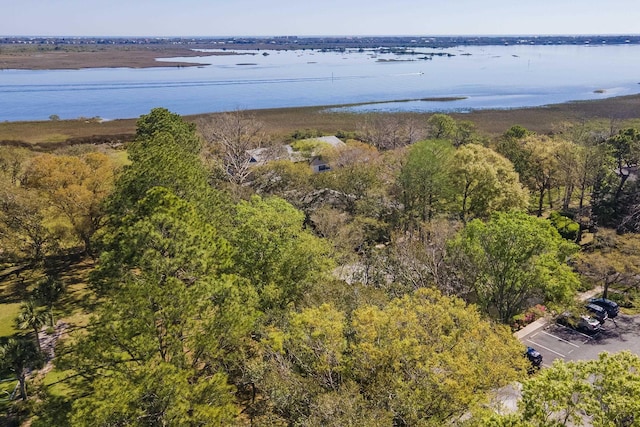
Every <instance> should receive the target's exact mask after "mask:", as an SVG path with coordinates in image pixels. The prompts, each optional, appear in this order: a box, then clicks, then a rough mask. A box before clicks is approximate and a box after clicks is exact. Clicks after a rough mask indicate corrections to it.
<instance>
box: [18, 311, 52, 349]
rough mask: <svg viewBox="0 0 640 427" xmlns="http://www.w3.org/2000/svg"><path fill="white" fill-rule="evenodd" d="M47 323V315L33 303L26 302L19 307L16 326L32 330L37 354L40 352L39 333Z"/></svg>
mask: <svg viewBox="0 0 640 427" xmlns="http://www.w3.org/2000/svg"><path fill="white" fill-rule="evenodd" d="M46 321H47V314H46V313H45V312H43V311H42V310H40V308H39V307H38V306H37V305H36V304H35V303H34V302H33V301H27V302H25V303H23V304H22V305H21V306H20V313H19V314H18V319H17V324H18V328H19V329H32V330H33V332H35V334H36V338H35V339H36V348H37V349H38V353H40V352H41V351H42V349H41V348H40V335H39V331H40V328H41V327H42V325H44V324H45V322H46Z"/></svg>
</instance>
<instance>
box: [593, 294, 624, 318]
mask: <svg viewBox="0 0 640 427" xmlns="http://www.w3.org/2000/svg"><path fill="white" fill-rule="evenodd" d="M589 303H590V304H595V305H597V306H599V307H602V308H604V309H605V310H606V311H607V314H608V315H609V318H611V319H613V318H614V317H616V316H617V315H618V312H619V311H620V307H618V304H616V302H615V301H611V300H610V299H606V298H591V299H590V300H589Z"/></svg>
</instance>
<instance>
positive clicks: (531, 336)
mask: <svg viewBox="0 0 640 427" xmlns="http://www.w3.org/2000/svg"><path fill="white" fill-rule="evenodd" d="M520 340H521V341H522V343H523V344H524V345H526V346H529V347H533V348H535V349H536V350H538V351H539V352H540V353H541V354H542V357H543V362H542V364H543V366H550V365H551V363H552V362H553V361H554V360H555V359H558V358H560V359H563V360H566V361H570V360H590V359H597V358H598V354H599V353H601V352H603V351H608V352H609V353H617V352H619V351H623V350H630V351H631V352H632V353H635V354H638V355H640V315H636V316H627V315H624V314H620V315H618V316H617V317H616V318H615V319H613V320H612V319H607V320H606V321H605V323H604V324H603V325H602V329H601V330H600V331H599V332H596V333H595V334H592V335H588V334H584V333H581V332H578V331H575V330H573V329H571V328H568V327H566V326H561V325H558V324H556V323H553V322H551V323H548V324H547V325H546V326H544V327H541V328H539V329H537V330H534V331H531V332H530V333H528V334H527V335H525V336H523V337H521V338H520Z"/></svg>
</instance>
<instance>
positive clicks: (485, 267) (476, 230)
mask: <svg viewBox="0 0 640 427" xmlns="http://www.w3.org/2000/svg"><path fill="white" fill-rule="evenodd" d="M450 249H451V256H452V257H453V258H454V260H453V262H454V263H455V265H456V267H457V271H458V272H459V279H460V281H461V282H462V283H465V284H466V285H467V286H468V287H469V288H470V289H472V290H473V291H474V293H475V295H476V297H477V298H478V304H479V305H480V306H481V307H482V308H483V309H484V310H486V311H487V312H488V313H490V314H492V315H493V316H494V317H495V318H497V319H499V320H500V321H502V322H509V320H510V319H511V317H512V316H514V315H515V314H517V313H518V312H519V311H520V310H521V309H522V308H523V307H524V304H525V302H526V301H527V300H528V299H529V298H531V297H533V296H538V297H539V298H545V299H547V300H550V301H555V302H562V301H567V300H568V299H569V298H570V297H571V296H572V295H573V292H575V289H576V287H577V284H578V279H577V277H576V275H575V273H573V272H572V271H571V269H570V268H569V267H568V266H567V265H566V263H565V262H566V260H567V257H568V256H569V255H571V254H572V253H574V252H576V251H577V249H578V247H577V246H576V245H574V244H572V243H569V242H567V241H566V240H564V239H563V238H562V237H561V236H560V234H559V233H558V231H557V230H556V229H555V228H554V227H553V226H552V225H551V223H550V222H549V221H547V220H544V219H539V218H534V217H531V216H529V215H527V214H525V213H520V212H506V213H504V212H501V213H495V214H494V215H492V217H491V218H490V219H489V221H487V222H482V221H480V220H473V221H471V222H470V223H468V224H467V225H466V227H465V228H464V229H463V230H462V231H461V232H460V234H459V235H458V236H457V237H456V238H455V239H453V240H452V241H451V242H450Z"/></svg>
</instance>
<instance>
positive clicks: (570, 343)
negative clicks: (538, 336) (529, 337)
mask: <svg viewBox="0 0 640 427" xmlns="http://www.w3.org/2000/svg"><path fill="white" fill-rule="evenodd" d="M540 332H542V333H543V334H545V335H549V336H550V337H553V338H556V339H558V340H560V341H562V342H566V343H567V344H569V345H572V346H574V347H576V348H580V346H579V345H576V344H574V343H572V342H569V341H567V340H565V339H562V338H560V337H558V336H556V335H553V334H550V333H549V332H545V331H540Z"/></svg>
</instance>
